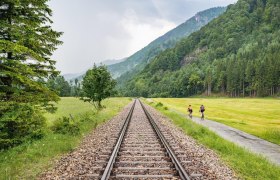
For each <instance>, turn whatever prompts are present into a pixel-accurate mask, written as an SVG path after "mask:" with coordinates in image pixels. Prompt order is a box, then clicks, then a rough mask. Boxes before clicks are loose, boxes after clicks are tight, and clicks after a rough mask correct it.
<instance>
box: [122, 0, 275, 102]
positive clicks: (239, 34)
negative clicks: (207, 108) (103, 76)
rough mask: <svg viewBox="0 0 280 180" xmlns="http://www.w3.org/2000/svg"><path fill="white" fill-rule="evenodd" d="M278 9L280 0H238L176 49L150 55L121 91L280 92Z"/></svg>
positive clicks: (175, 93) (139, 93) (172, 94)
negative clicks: (145, 64) (154, 55)
mask: <svg viewBox="0 0 280 180" xmlns="http://www.w3.org/2000/svg"><path fill="white" fill-rule="evenodd" d="M279 9H280V3H279V2H276V1H273V0H267V1H262V0H239V1H238V2H237V3H236V4H234V5H231V6H229V7H228V9H227V11H226V12H225V13H224V14H222V15H221V16H219V17H218V18H216V19H214V20H213V21H211V22H210V23H208V24H207V25H206V26H204V27H203V28H201V29H200V30H199V31H197V32H194V33H193V34H191V35H190V36H189V37H187V38H185V39H183V40H181V41H180V42H179V43H177V44H176V46H175V47H174V48H171V49H167V50H165V51H164V52H162V53H160V54H159V55H157V56H156V57H155V58H154V59H152V60H151V62H150V63H149V64H148V65H147V66H146V67H145V69H144V70H142V71H140V72H139V73H138V74H137V75H136V76H134V77H133V78H132V79H130V80H128V81H126V83H124V84H123V85H122V88H121V92H122V94H123V95H125V96H146V97H186V96H191V95H195V94H202V93H205V94H206V95H211V94H212V92H214V93H221V94H224V95H228V96H231V97H237V96H275V95H277V94H279V92H280V81H279V78H278V77H280V51H279V50H278V49H280V43H279V42H280V30H279V29H280V28H279V27H280V26H279V22H280V16H279V15H278V14H279ZM276 12H278V14H277V15H276Z"/></svg>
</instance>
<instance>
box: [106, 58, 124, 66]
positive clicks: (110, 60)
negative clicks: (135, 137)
mask: <svg viewBox="0 0 280 180" xmlns="http://www.w3.org/2000/svg"><path fill="white" fill-rule="evenodd" d="M126 59H127V58H123V59H108V60H105V61H102V62H101V63H100V65H101V64H103V65H106V66H109V65H114V64H117V63H120V62H123V61H125V60H126Z"/></svg>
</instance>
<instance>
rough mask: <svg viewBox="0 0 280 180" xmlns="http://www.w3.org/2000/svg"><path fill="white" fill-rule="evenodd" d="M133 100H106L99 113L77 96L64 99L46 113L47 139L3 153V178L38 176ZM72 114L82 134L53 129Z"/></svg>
mask: <svg viewBox="0 0 280 180" xmlns="http://www.w3.org/2000/svg"><path fill="white" fill-rule="evenodd" d="M129 102H131V100H130V99H129V98H110V99H107V100H105V101H103V102H102V104H103V105H105V106H106V108H105V109H102V110H101V111H99V112H96V111H95V110H94V109H92V105H90V104H89V103H85V102H83V101H80V100H79V99H77V98H62V99H61V101H60V102H59V104H58V106H57V107H58V110H57V112H56V113H55V114H46V117H47V122H48V127H47V128H46V135H45V136H44V138H42V139H40V140H36V141H34V142H28V143H24V144H22V145H20V146H18V147H15V148H12V149H9V150H7V151H2V152H0V174H1V175H0V179H35V178H36V176H37V175H38V174H40V173H41V172H42V171H43V170H46V169H47V168H49V167H51V166H52V165H53V164H52V163H53V162H54V159H58V158H59V157H60V156H61V155H62V154H64V153H67V152H69V151H71V150H73V149H74V148H75V147H77V146H78V144H79V143H80V141H81V139H82V138H83V137H84V136H85V135H86V134H88V133H89V132H90V131H92V130H93V129H94V128H95V127H96V125H98V124H100V123H103V122H105V121H106V120H109V119H111V118H112V117H113V116H115V115H116V114H118V113H119V112H120V111H121V110H122V108H123V107H124V106H125V105H127V104H128V103H129ZM69 114H71V115H72V117H74V119H75V121H78V122H79V123H78V124H79V128H80V132H81V133H80V134H79V135H76V136H73V135H67V134H57V133H54V132H52V131H51V130H50V126H52V124H53V122H54V121H56V119H57V118H60V117H62V116H67V117H69Z"/></svg>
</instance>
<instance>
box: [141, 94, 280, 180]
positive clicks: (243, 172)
mask: <svg viewBox="0 0 280 180" xmlns="http://www.w3.org/2000/svg"><path fill="white" fill-rule="evenodd" d="M153 100H156V102H150V101H147V100H146V103H148V104H150V105H151V106H153V107H155V108H156V109H158V110H159V111H160V112H161V113H163V114H164V115H165V116H167V117H169V118H170V119H171V120H172V121H173V123H174V124H175V125H176V126H178V127H180V128H182V130H183V131H184V132H185V133H186V134H188V135H190V136H191V137H193V138H194V139H196V140H197V141H198V142H199V143H201V144H203V145H205V146H206V147H208V148H210V149H213V150H214V151H215V152H217V154H218V155H219V156H220V157H221V158H222V159H223V160H224V161H225V162H226V164H228V165H229V166H230V167H231V168H232V169H233V170H234V171H235V172H236V174H237V176H239V177H240V178H241V179H248V180H265V179H269V180H271V179H273V180H274V179H275V180H277V179H279V177H280V176H279V175H280V167H279V166H276V165H274V164H272V163H270V162H269V161H268V160H266V159H265V158H263V157H261V156H258V155H256V154H253V153H251V152H249V151H248V150H245V149H244V148H241V147H239V146H237V145H235V144H234V143H231V142H229V141H227V140H224V139H223V138H221V137H219V136H218V135H217V134H215V133H214V132H212V131H210V130H209V129H208V128H205V127H203V126H201V125H198V124H196V123H194V122H192V121H191V120H186V118H185V116H183V115H182V113H178V112H176V111H174V110H172V109H170V107H172V108H176V107H175V106H174V104H171V103H169V102H172V101H171V99H167V100H169V101H165V100H164V99H153ZM183 100H184V99H183ZM185 101H186V99H185ZM159 102H161V103H162V104H163V105H161V106H158V103H159ZM186 103H187V102H186ZM201 103H202V101H197V104H196V105H198V104H201ZM192 104H193V105H195V103H194V101H192ZM204 104H205V103H204ZM225 104H226V102H225ZM196 105H195V106H194V108H196ZM207 105H209V104H206V106H207ZM184 108H185V107H184ZM184 108H183V109H181V110H185V109H184ZM179 109H180V108H179ZM207 109H208V112H209V109H210V108H207ZM196 114H197V113H196Z"/></svg>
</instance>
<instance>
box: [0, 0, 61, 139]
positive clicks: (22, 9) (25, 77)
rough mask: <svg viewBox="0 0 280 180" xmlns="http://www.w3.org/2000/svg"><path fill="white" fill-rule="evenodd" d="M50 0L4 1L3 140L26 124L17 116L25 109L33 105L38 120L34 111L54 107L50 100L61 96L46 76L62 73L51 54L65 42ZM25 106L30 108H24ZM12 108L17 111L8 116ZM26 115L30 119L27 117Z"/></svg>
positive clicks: (0, 38)
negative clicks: (54, 24) (56, 28)
mask: <svg viewBox="0 0 280 180" xmlns="http://www.w3.org/2000/svg"><path fill="white" fill-rule="evenodd" d="M47 1H48V0H1V2H0V32H1V33H0V109H1V111H0V123H1V124H0V132H1V133H2V134H1V133H0V140H1V141H5V140H8V139H9V138H13V137H14V135H15V134H14V133H17V128H18V126H24V125H23V124H21V125H19V123H22V122H19V121H20V120H19V119H20V118H18V119H17V117H20V114H21V111H20V110H21V109H31V110H30V120H31V119H33V120H34V123H35V124H36V119H37V120H38V119H42V118H32V117H31V116H32V114H34V113H35V114H37V115H38V113H39V109H40V108H41V107H44V108H45V109H49V108H50V107H51V104H50V103H49V102H50V101H57V100H58V99H59V97H58V96H57V95H56V94H55V93H54V92H52V91H51V90H49V89H48V88H47V87H46V85H45V84H44V80H45V79H46V78H48V77H50V76H55V75H57V74H58V71H56V70H55V67H54V65H55V61H54V60H52V59H51V58H50V56H51V55H52V52H53V51H54V50H55V49H56V47H57V46H58V45H59V44H61V43H62V42H61V41H60V40H58V38H59V37H60V36H61V34H62V33H61V32H56V31H54V30H53V29H52V28H51V24H52V21H51V19H50V17H51V15H52V11H51V9H50V8H49V6H48V5H47ZM22 106H23V107H27V106H28V107H30V108H21V107H22ZM14 109H18V111H14ZM10 112H14V114H13V113H12V114H13V115H11V116H9V117H7V114H9V113H10ZM15 113H18V114H15ZM26 119H27V121H28V118H27V117H25V120H26ZM34 123H33V125H34ZM40 124H42V123H40ZM25 125H28V126H32V123H30V122H28V123H27V122H26V124H25ZM10 126H11V127H10ZM9 127H10V128H9ZM38 128H39V126H38ZM26 129H28V127H26V128H25V130H26ZM26 131H28V130H26ZM3 134H4V135H3ZM27 134H29V133H28V132H26V133H25V134H24V133H23V135H21V136H25V135H27Z"/></svg>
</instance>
